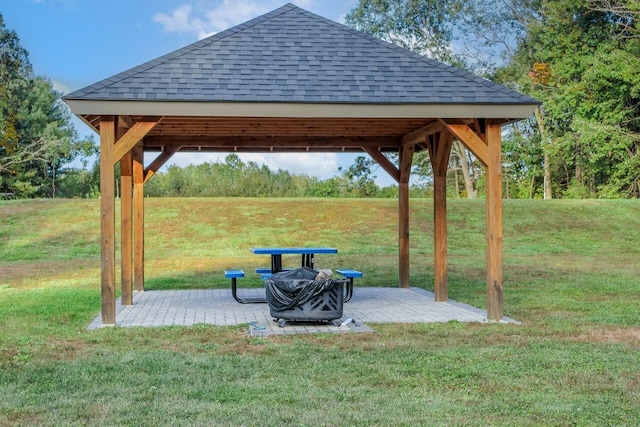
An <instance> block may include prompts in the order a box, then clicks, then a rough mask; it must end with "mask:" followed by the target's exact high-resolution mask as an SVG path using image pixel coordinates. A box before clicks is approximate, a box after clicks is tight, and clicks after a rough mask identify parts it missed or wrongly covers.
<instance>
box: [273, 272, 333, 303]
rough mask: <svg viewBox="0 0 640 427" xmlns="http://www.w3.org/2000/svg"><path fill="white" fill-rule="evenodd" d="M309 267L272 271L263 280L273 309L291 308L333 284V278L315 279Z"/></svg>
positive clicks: (315, 273) (314, 274)
mask: <svg viewBox="0 0 640 427" xmlns="http://www.w3.org/2000/svg"><path fill="white" fill-rule="evenodd" d="M317 275H318V272H317V271H316V270H314V269H312V268H309V267H303V268H298V269H296V270H289V271H281V272H279V273H274V274H272V275H271V277H269V278H268V279H266V280H265V282H264V283H265V287H266V288H267V292H266V294H267V302H268V303H269V306H270V307H271V308H272V309H274V310H275V311H285V310H291V309H292V308H294V307H298V306H301V305H303V304H304V303H306V302H307V301H309V300H310V299H312V298H314V297H316V296H317V295H320V294H321V293H323V292H324V291H326V290H330V289H331V288H333V286H335V280H315V278H316V276H317Z"/></svg>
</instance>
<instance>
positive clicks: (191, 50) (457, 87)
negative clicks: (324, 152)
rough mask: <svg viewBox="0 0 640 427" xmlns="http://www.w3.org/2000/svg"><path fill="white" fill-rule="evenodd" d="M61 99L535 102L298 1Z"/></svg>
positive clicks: (513, 103)
mask: <svg viewBox="0 0 640 427" xmlns="http://www.w3.org/2000/svg"><path fill="white" fill-rule="evenodd" d="M64 99H65V100H66V101H68V102H69V101H74V100H78V101H83V100H84V101H89V100H91V101H101V100H109V101H169V102H174V101H179V102H184V101H191V102H207V103H216V102H223V103H226V102H242V103H245V102H249V103H251V102H255V103H329V104H440V105H442V104H467V105H468V104H476V105H477V104H482V105H487V106H492V105H494V106H495V105H534V104H537V103H538V102H537V101H536V100H534V99H532V98H530V97H528V96H525V95H522V94H520V93H518V92H515V91H513V90H511V89H508V88H506V87H504V86H501V85H498V84H495V83H492V82H490V81H488V80H485V79H482V78H479V77H477V76H474V75H472V74H469V73H466V72H463V71H460V70H458V69H456V68H453V67H450V66H448V65H445V64H442V63H440V62H438V61H435V60H432V59H428V58H426V57H424V56H421V55H418V54H416V53H413V52H411V51H409V50H406V49H403V48H400V47H398V46H395V45H392V44H390V43H387V42H384V41H382V40H379V39H376V38H374V37H372V36H370V35H367V34H365V33H362V32H360V31H357V30H354V29H352V28H349V27H347V26H344V25H341V24H338V23H336V22H333V21H331V20H329V19H326V18H323V17H321V16H318V15H315V14H313V13H311V12H308V11H306V10H303V9H300V8H298V7H296V6H294V5H292V4H287V5H285V6H283V7H280V8H279V9H276V10H274V11H272V12H269V13H267V14H265V15H262V16H260V17H257V18H255V19H253V20H250V21H248V22H245V23H244V24H241V25H238V26H236V27H233V28H230V29H228V30H226V31H223V32H220V33H218V34H215V35H213V36H211V37H208V38H206V39H203V40H200V41H198V42H196V43H193V44H191V45H189V46H186V47H183V48H181V49H179V50H176V51H174V52H172V53H169V54H167V55H164V56H161V57H159V58H157V59H155V60H152V61H149V62H147V63H145V64H142V65H140V66H137V67H135V68H132V69H130V70H128V71H125V72H122V73H119V74H117V75H115V76H113V77H110V78H108V79H105V80H102V81H100V82H98V83H95V84H92V85H90V86H87V87H85V88H83V89H80V90H78V91H75V92H73V93H70V94H68V95H67V96H65V97H64ZM71 104H73V102H70V105H71ZM72 107H73V105H72ZM529 114H530V113H529ZM513 117H516V116H513Z"/></svg>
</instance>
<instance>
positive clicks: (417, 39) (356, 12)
mask: <svg viewBox="0 0 640 427" xmlns="http://www.w3.org/2000/svg"><path fill="white" fill-rule="evenodd" d="M464 5H465V2H463V1H459V0H360V3H359V4H358V5H357V6H356V7H355V8H354V9H353V10H352V11H351V12H350V13H349V14H348V15H347V18H346V22H347V24H348V25H351V26H353V27H354V28H356V29H358V30H361V31H364V32H367V33H370V34H372V35H374V36H376V37H379V38H382V39H384V40H387V41H389V42H391V43H394V44H397V45H399V46H402V47H404V48H406V49H410V50H412V51H415V52H418V53H420V54H422V55H426V56H428V57H430V58H434V59H437V60H439V61H442V62H446V63H449V64H452V65H455V66H458V67H461V68H467V67H468V64H467V63H466V61H465V60H463V59H462V57H461V56H460V55H457V54H455V53H454V52H453V49H452V43H453V42H454V40H455V35H454V34H455V32H454V29H455V28H456V26H457V25H458V24H459V23H461V22H462V21H463V14H462V12H463V11H464V10H467V11H468V10H470V9H468V8H465V6H464ZM452 154H453V155H452V157H451V162H452V170H454V171H457V170H458V169H460V170H461V171H462V179H463V182H464V186H465V190H466V193H467V197H469V198H473V197H474V196H475V189H474V182H473V181H474V180H473V177H472V174H471V173H470V168H469V163H470V162H469V161H468V160H467V150H465V149H464V147H463V145H462V144H460V143H456V144H455V145H454V149H453V151H452ZM414 164H415V165H416V166H415V167H414V169H413V172H414V173H415V174H417V175H419V176H421V177H422V178H423V179H424V180H425V181H429V180H430V179H431V167H430V164H429V161H428V154H427V153H426V152H425V153H417V154H416V155H415V159H414ZM354 166H356V165H354ZM425 166H426V167H425ZM455 183H456V185H457V184H458V181H457V179H456V180H455Z"/></svg>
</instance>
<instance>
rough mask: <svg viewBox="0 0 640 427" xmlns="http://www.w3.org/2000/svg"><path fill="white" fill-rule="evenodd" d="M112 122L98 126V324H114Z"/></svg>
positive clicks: (113, 137) (114, 249)
mask: <svg viewBox="0 0 640 427" xmlns="http://www.w3.org/2000/svg"><path fill="white" fill-rule="evenodd" d="M114 144H115V121H114V120H113V119H112V120H108V121H101V122H100V250H101V258H102V262H101V268H100V270H101V274H100V295H101V306H102V324H103V325H115V323H116V287H115V281H116V277H115V276H116V245H115V237H116V225H115V221H116V218H115V168H114V160H113V159H114Z"/></svg>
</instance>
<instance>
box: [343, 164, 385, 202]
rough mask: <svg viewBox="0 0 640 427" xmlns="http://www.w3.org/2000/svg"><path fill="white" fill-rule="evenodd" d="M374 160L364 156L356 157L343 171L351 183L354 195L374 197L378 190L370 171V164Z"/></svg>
mask: <svg viewBox="0 0 640 427" xmlns="http://www.w3.org/2000/svg"><path fill="white" fill-rule="evenodd" d="M374 164H375V162H374V161H373V160H372V159H367V158H366V157H364V156H358V157H356V159H355V161H354V163H353V165H351V166H349V168H348V169H347V170H346V171H344V173H343V176H344V178H345V179H347V180H348V181H350V182H351V183H353V184H352V185H353V189H354V191H355V195H357V196H359V197H374V196H375V195H376V193H377V192H378V186H377V185H376V183H375V181H374V180H375V178H376V177H375V175H373V172H372V171H371V166H373V165H374Z"/></svg>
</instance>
